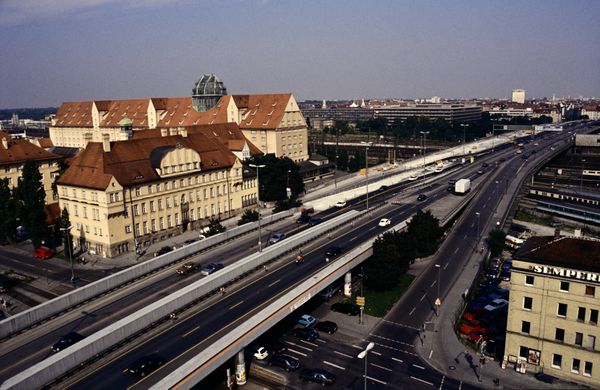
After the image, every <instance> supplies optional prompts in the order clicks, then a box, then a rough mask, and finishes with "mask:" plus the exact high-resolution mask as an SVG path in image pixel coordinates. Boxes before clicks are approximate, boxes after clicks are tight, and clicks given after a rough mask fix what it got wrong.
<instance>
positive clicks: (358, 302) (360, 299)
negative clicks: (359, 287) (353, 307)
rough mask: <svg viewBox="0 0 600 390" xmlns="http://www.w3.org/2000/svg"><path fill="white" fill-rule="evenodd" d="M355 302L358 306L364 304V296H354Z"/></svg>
mask: <svg viewBox="0 0 600 390" xmlns="http://www.w3.org/2000/svg"><path fill="white" fill-rule="evenodd" d="M356 304H357V305H358V306H364V305H365V297H356Z"/></svg>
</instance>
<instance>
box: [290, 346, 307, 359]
mask: <svg viewBox="0 0 600 390" xmlns="http://www.w3.org/2000/svg"><path fill="white" fill-rule="evenodd" d="M288 352H292V353H295V354H298V355H300V356H304V357H307V356H308V355H307V354H305V353H304V352H300V351H296V350H295V349H292V348H288Z"/></svg>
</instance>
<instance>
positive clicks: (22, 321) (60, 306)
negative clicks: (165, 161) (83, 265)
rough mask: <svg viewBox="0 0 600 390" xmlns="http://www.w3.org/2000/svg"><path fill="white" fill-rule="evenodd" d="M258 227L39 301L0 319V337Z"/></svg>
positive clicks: (285, 213) (274, 219) (250, 226)
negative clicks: (30, 306) (22, 310)
mask: <svg viewBox="0 0 600 390" xmlns="http://www.w3.org/2000/svg"><path fill="white" fill-rule="evenodd" d="M293 213H294V211H293V210H286V211H283V212H280V213H277V214H273V215H269V216H265V217H264V218H261V223H263V224H265V225H268V224H271V223H274V222H277V221H279V220H282V219H284V218H287V217H289V216H291V215H293ZM257 227H258V222H252V223H248V224H245V225H242V226H238V227H236V228H234V229H231V230H227V231H225V232H223V233H220V234H216V235H214V236H210V237H208V238H206V239H204V240H202V241H198V242H195V243H193V244H191V245H187V246H184V247H182V248H178V249H176V250H174V251H173V252H169V253H166V254H164V255H162V256H158V257H156V258H154V259H151V260H148V261H145V262H143V263H140V264H137V265H135V266H132V267H129V268H127V269H124V270H122V271H120V272H117V273H115V274H113V275H110V276H107V277H105V278H102V279H100V280H97V281H95V282H92V283H90V284H87V285H85V286H83V287H80V288H78V289H76V290H73V291H71V292H68V293H66V294H63V295H61V296H58V297H56V298H54V299H52V300H49V301H47V302H44V303H42V304H40V305H37V306H35V307H32V308H31V309H29V310H26V311H24V312H21V313H18V314H16V315H14V316H12V317H9V318H6V319H4V320H3V321H0V339H1V338H4V337H7V336H9V335H11V334H13V333H15V332H18V331H20V330H22V329H26V328H28V327H29V326H31V325H33V324H35V323H38V322H40V321H43V320H45V319H46V318H49V317H51V316H53V315H55V314H57V313H60V312H62V311H65V310H67V309H68V308H70V307H72V306H75V305H78V304H80V303H82V302H85V301H87V300H88V299H90V298H93V297H95V296H97V295H100V294H103V293H105V292H107V291H110V290H112V289H114V288H116V287H118V286H121V285H123V284H125V283H128V282H130V281H132V280H135V279H137V278H139V277H141V276H143V275H145V274H147V273H149V272H152V271H155V270H157V269H159V268H162V267H164V266H166V265H168V264H171V263H173V262H176V261H178V260H181V259H183V258H185V257H187V256H190V255H192V254H194V253H196V252H199V251H201V250H204V249H206V248H209V247H211V246H213V245H216V244H219V243H221V242H224V241H227V240H230V239H232V238H235V237H237V236H240V235H242V234H246V233H248V232H250V231H252V230H254V229H256V228H257Z"/></svg>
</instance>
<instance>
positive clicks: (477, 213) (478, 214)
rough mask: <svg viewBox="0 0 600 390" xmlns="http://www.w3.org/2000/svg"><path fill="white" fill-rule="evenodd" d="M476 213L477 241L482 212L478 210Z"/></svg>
mask: <svg viewBox="0 0 600 390" xmlns="http://www.w3.org/2000/svg"><path fill="white" fill-rule="evenodd" d="M475 215H477V241H479V217H480V216H481V214H480V213H479V212H478V211H476V212H475Z"/></svg>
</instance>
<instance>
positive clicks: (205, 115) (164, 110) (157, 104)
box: [49, 75, 308, 162]
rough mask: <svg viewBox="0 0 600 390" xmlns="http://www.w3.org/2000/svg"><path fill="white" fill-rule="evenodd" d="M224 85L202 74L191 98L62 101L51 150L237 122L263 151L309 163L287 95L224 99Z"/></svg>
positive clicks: (304, 135)
mask: <svg viewBox="0 0 600 390" xmlns="http://www.w3.org/2000/svg"><path fill="white" fill-rule="evenodd" d="M226 93H227V90H226V88H225V86H224V85H223V83H222V81H221V80H219V79H218V78H217V77H216V76H214V75H204V76H203V77H202V78H201V79H200V80H198V81H197V82H196V84H195V85H194V88H193V91H192V96H189V97H179V98H146V99H129V100H101V101H100V100H96V101H83V102H66V103H63V104H62V105H61V106H60V108H59V109H58V112H57V113H56V116H55V118H53V120H52V125H51V126H50V129H49V131H50V138H51V139H52V142H53V144H54V146H64V147H77V148H85V147H86V144H87V143H88V142H103V140H104V135H105V134H107V135H108V136H109V140H110V141H122V140H127V139H129V138H131V134H132V133H133V132H136V131H139V130H147V129H156V128H173V127H190V126H196V125H203V124H208V125H212V124H224V123H235V124H237V125H238V126H239V128H240V129H241V130H242V132H243V134H244V135H245V136H246V138H247V139H248V140H250V141H251V142H252V143H253V144H254V145H256V146H257V147H258V148H259V149H260V150H261V151H262V152H263V153H265V154H268V153H273V154H275V155H276V156H277V157H282V156H286V157H289V158H291V159H292V160H294V161H296V162H299V161H305V160H307V159H308V129H307V126H306V121H305V120H304V117H303V116H302V113H301V112H300V109H299V108H298V104H297V103H296V99H295V98H294V96H293V95H292V94H291V93H284V94H264V95H226Z"/></svg>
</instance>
